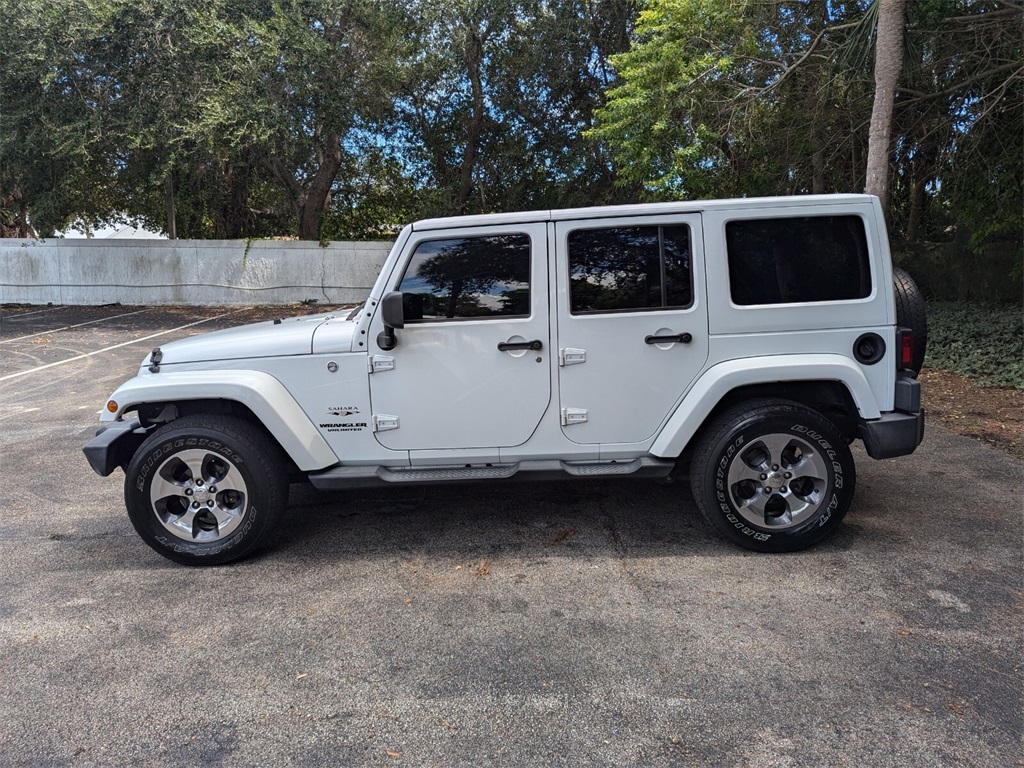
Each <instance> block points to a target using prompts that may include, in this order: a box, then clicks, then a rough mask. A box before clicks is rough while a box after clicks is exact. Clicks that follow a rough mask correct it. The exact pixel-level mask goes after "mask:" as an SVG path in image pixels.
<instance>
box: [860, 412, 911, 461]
mask: <svg viewBox="0 0 1024 768" xmlns="http://www.w3.org/2000/svg"><path fill="white" fill-rule="evenodd" d="M859 427H860V436H861V439H862V440H863V441H864V447H865V448H866V449H867V452H868V456H870V457H871V458H872V459H891V458H894V457H896V456H906V455H907V454H909V453H913V452H914V449H916V448H917V446H919V445H920V444H921V441H922V440H923V439H924V409H921V410H919V411H918V412H917V413H898V412H897V413H883V414H882V418H880V419H872V420H871V421H862V422H861V423H860V425H859Z"/></svg>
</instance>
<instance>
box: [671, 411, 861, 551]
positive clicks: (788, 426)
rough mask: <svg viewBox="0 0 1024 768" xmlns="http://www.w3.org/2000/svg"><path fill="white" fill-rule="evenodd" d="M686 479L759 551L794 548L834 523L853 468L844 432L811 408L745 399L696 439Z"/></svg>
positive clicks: (720, 519)
mask: <svg viewBox="0 0 1024 768" xmlns="http://www.w3.org/2000/svg"><path fill="white" fill-rule="evenodd" d="M769 457H770V458H769ZM773 467H774V468H773ZM787 473H788V474H789V476H788V477H787ZM690 484H691V486H692V490H693V498H694V500H695V501H696V502H697V507H698V508H699V509H700V511H701V513H702V514H703V515H704V517H705V518H707V520H708V522H709V523H711V525H712V526H713V527H714V528H716V529H717V530H719V531H720V532H721V533H722V534H724V535H725V537H726V538H728V539H730V540H732V541H733V542H735V543H736V544H739V545H740V546H741V547H745V548H747V549H752V550H755V551H757V552H793V551H796V550H799V549H805V548H807V547H810V546H812V545H813V544H816V543H818V542H819V541H821V540H822V539H825V538H826V537H828V536H829V535H831V534H832V533H833V532H834V531H835V529H836V528H837V527H838V526H839V524H840V523H841V522H842V520H843V517H844V516H845V515H846V511H847V510H848V509H849V508H850V502H851V501H852V500H853V492H854V487H855V485H856V469H855V467H854V463H853V456H852V455H851V454H850V449H849V448H848V447H847V445H846V441H845V440H844V439H843V437H842V435H841V434H840V433H839V431H838V430H837V429H836V428H835V427H834V426H833V425H832V422H830V421H829V420H828V419H826V418H825V417H824V416H822V415H821V414H820V413H818V412H817V411H813V410H811V409H810V408H807V407H805V406H803V405H800V404H799V403H794V402H790V401H787V400H751V401H748V402H746V403H743V404H740V405H737V406H735V407H733V408H729V409H728V410H726V411H724V412H723V413H722V414H720V415H719V416H718V417H717V418H716V419H715V420H714V421H713V422H712V423H711V424H710V425H709V427H708V428H707V429H706V430H705V431H704V433H703V434H702V435H701V437H700V438H699V439H698V441H697V446H696V449H695V451H694V455H693V463H692V465H691V472H690Z"/></svg>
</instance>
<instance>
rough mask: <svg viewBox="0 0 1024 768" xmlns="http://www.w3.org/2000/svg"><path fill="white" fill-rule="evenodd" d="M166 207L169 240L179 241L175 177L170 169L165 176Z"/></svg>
mask: <svg viewBox="0 0 1024 768" xmlns="http://www.w3.org/2000/svg"><path fill="white" fill-rule="evenodd" d="M164 206H165V211H166V213H167V239H168V240H177V239H178V222H177V212H176V211H175V208H174V177H173V176H172V175H171V171H170V169H168V171H167V175H166V176H164Z"/></svg>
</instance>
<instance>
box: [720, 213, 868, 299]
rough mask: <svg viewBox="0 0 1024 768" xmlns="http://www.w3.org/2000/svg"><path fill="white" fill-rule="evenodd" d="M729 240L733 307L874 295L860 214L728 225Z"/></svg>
mask: <svg viewBox="0 0 1024 768" xmlns="http://www.w3.org/2000/svg"><path fill="white" fill-rule="evenodd" d="M725 239H726V247H727V249H728V253H729V287H730V291H731V293H732V300H733V303H735V304H740V305H750V304H788V303H792V302H812V301H842V300H849V299H863V298H864V297H866V296H868V295H869V294H870V293H871V270H870V268H869V264H868V244H867V238H866V236H865V234H864V222H863V221H861V219H860V218H859V217H858V216H813V217H811V216H804V217H800V218H792V219H750V220H747V221H730V222H729V223H728V224H726V225H725Z"/></svg>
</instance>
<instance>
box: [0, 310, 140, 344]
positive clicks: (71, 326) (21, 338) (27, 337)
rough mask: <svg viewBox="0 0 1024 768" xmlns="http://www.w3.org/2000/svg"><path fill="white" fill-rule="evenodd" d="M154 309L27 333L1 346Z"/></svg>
mask: <svg viewBox="0 0 1024 768" xmlns="http://www.w3.org/2000/svg"><path fill="white" fill-rule="evenodd" d="M152 311H153V308H152V307H149V308H148V309H140V310H137V311H135V312H125V313H124V314H122V315H112V316H111V317H101V318H100V319H99V320H89V321H87V322H85V323H75V325H65V326H64V327H63V328H52V329H51V330H49V331H37V332H36V333H27V334H25V335H24V336H15V337H14V338H13V339H4V340H3V341H0V344H10V343H11V342H12V341H24V340H25V339H31V338H32V337H33V336H42V335H44V334H47V333H58V332H60V331H70V330H71V329H72V328H81V327H82V326H83V325H93V324H94V323H102V322H103V321H104V320H116V319H117V318H119V317H130V316H131V315H140V314H142V313H143V312H152Z"/></svg>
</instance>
